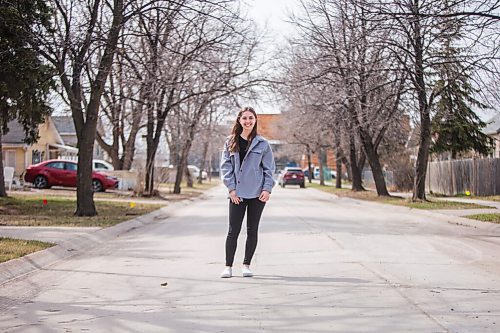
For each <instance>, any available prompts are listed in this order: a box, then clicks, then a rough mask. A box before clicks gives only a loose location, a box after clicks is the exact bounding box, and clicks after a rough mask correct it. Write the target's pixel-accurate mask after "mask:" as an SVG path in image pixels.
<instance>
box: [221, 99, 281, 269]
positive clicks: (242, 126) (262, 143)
mask: <svg viewBox="0 0 500 333" xmlns="http://www.w3.org/2000/svg"><path fill="white" fill-rule="evenodd" d="M274 168H275V166H274V157H273V152H272V150H271V146H270V145H269V142H267V140H266V139H264V138H263V137H262V136H260V135H258V134H257V114H256V113H255V110H254V109H253V108H251V107H245V108H243V109H242V110H241V111H240V112H239V113H238V116H237V118H236V122H235V124H234V126H233V130H232V133H231V135H230V136H229V137H228V139H227V140H226V142H225V144H224V151H223V153H222V158H221V165H220V172H221V178H222V180H223V182H224V185H226V187H227V189H228V191H229V231H228V233H227V238H226V268H225V269H224V271H223V272H222V274H221V277H222V278H230V277H232V276H233V272H232V267H233V261H234V254H235V252H236V245H237V242H238V235H239V234H240V230H241V225H242V223H243V218H244V217H245V213H246V214H247V240H246V246H245V258H244V260H243V268H242V273H243V276H244V277H251V276H253V274H252V271H251V270H250V262H251V261H252V257H253V254H254V252H255V248H256V247H257V232H258V229H259V221H260V217H261V215H262V211H263V210H264V206H265V205H266V202H267V201H268V200H269V197H270V195H271V190H272V188H273V186H274V179H273V172H274Z"/></svg>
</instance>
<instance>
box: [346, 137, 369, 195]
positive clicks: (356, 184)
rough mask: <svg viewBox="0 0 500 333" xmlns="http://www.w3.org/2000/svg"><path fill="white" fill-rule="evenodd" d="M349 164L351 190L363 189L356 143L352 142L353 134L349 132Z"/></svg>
mask: <svg viewBox="0 0 500 333" xmlns="http://www.w3.org/2000/svg"><path fill="white" fill-rule="evenodd" d="M349 141H350V142H349V164H350V165H351V176H352V190H353V191H364V190H365V189H364V187H363V181H362V177H361V169H360V168H359V166H358V161H357V159H358V157H357V154H356V143H355V142H354V135H353V134H352V131H351V133H350V134H349Z"/></svg>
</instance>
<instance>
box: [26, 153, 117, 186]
mask: <svg viewBox="0 0 500 333" xmlns="http://www.w3.org/2000/svg"><path fill="white" fill-rule="evenodd" d="M77 169H78V165H77V164H76V162H72V161H63V160H49V161H44V162H41V163H38V164H35V165H30V166H29V167H28V168H27V169H26V173H25V174H24V180H25V181H27V182H29V183H33V186H34V187H36V188H49V187H51V186H67V187H76V171H77ZM116 187H118V178H116V177H114V176H109V175H106V174H104V173H101V172H97V171H94V172H92V188H93V189H94V192H104V191H106V190H107V189H110V188H116Z"/></svg>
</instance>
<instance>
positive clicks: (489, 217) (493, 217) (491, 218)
mask: <svg viewBox="0 0 500 333" xmlns="http://www.w3.org/2000/svg"><path fill="white" fill-rule="evenodd" d="M465 217H466V218H468V219H474V220H478V221H484V222H493V223H500V214H499V213H490V214H474V215H467V216H465Z"/></svg>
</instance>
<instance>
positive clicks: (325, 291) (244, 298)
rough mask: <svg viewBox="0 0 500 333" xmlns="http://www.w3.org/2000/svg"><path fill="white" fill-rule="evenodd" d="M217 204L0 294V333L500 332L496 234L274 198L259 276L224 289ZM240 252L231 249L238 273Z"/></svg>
mask: <svg viewBox="0 0 500 333" xmlns="http://www.w3.org/2000/svg"><path fill="white" fill-rule="evenodd" d="M225 195H226V192H225V190H224V189H223V188H222V187H218V188H216V189H214V190H212V191H210V192H209V195H208V196H206V197H205V199H200V200H195V201H193V203H192V204H190V205H189V206H184V207H181V208H180V209H177V210H176V211H174V212H173V213H172V214H171V215H170V217H168V218H164V219H158V220H157V221H155V222H152V223H149V224H146V225H144V226H142V227H139V228H136V229H133V230H130V231H128V232H127V233H124V234H122V235H120V236H119V237H117V238H115V239H112V240H110V241H108V242H106V243H103V244H101V245H100V246H96V247H95V248H93V249H92V250H90V251H87V252H85V253H83V254H80V255H76V256H74V257H72V258H69V259H65V260H61V261H60V262H57V263H55V264H53V265H51V266H49V267H46V268H43V269H41V270H38V271H36V272H34V273H32V274H29V275H26V276H23V277H22V278H20V279H17V280H15V281H11V282H9V283H7V284H4V285H2V286H1V288H0V315H1V317H2V320H1V321H0V331H5V332H82V331H88V332H238V333H241V332H243V333H245V332H248V333H250V332H252V333H253V332H287V333H290V332H325V333H326V332H498V331H500V328H499V325H500V307H499V306H498V304H500V258H499V257H498V253H500V230H499V229H498V228H495V227H492V226H491V225H490V224H485V227H484V228H483V227H476V228H474V227H469V226H461V225H453V224H450V223H446V222H445V221H444V219H443V218H442V216H438V215H436V214H435V215H433V214H428V213H425V214H424V213H421V212H419V211H418V210H410V209H407V208H405V207H395V206H387V205H381V204H376V203H370V202H361V201H356V200H353V199H348V198H336V197H335V196H332V195H330V194H326V193H322V192H319V191H316V190H313V189H299V188H298V187H297V188H291V187H290V188H288V187H287V188H286V189H281V188H275V190H274V192H273V194H272V199H271V201H270V202H269V204H268V205H267V207H266V209H265V210H264V215H263V219H262V221H261V230H260V238H259V245H258V248H257V252H256V256H255V258H254V261H253V263H252V268H253V270H254V273H255V277H253V278H242V277H240V276H236V277H233V278H231V279H220V278H219V277H218V275H219V274H220V272H221V271H222V269H223V266H224V260H223V259H224V240H225V233H226V229H227V202H226V199H225ZM242 236H243V235H242ZM243 247H244V237H240V243H239V248H238V252H237V255H236V262H241V260H242V259H243V253H242V250H243ZM235 273H236V274H237V275H238V274H239V267H238V266H236V267H235ZM162 284H164V285H163V286H162Z"/></svg>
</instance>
